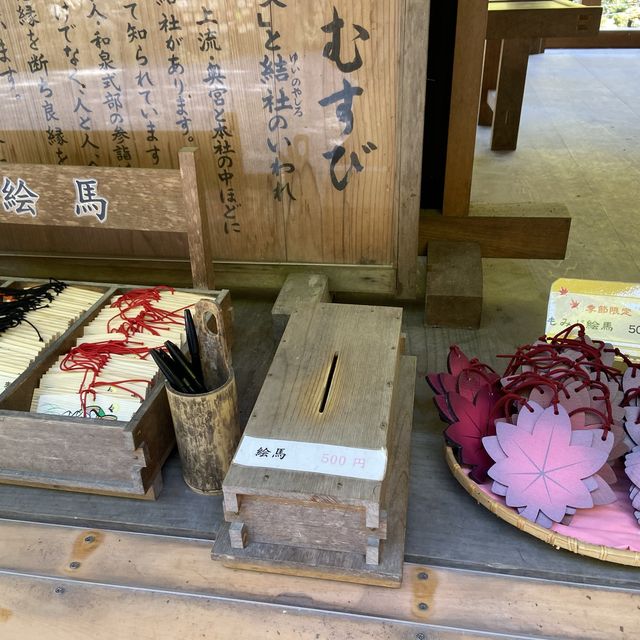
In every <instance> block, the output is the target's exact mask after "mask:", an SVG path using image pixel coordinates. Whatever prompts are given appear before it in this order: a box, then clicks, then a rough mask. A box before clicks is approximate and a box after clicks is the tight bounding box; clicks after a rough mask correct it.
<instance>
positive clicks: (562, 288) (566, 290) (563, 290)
mask: <svg viewBox="0 0 640 640" xmlns="http://www.w3.org/2000/svg"><path fill="white" fill-rule="evenodd" d="M567 293H569V289H567V287H560V295H561V296H566V295H567Z"/></svg>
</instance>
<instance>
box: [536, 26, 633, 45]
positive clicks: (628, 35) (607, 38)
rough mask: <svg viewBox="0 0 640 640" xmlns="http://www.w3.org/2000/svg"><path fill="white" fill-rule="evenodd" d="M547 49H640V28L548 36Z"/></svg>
mask: <svg viewBox="0 0 640 640" xmlns="http://www.w3.org/2000/svg"><path fill="white" fill-rule="evenodd" d="M545 46H546V48H547V49H640V29H634V30H630V31H626V30H625V31H618V30H616V31H613V30H612V31H601V32H600V33H599V34H598V35H596V36H590V37H587V38H580V39H579V40H576V39H575V38H547V39H546V40H545Z"/></svg>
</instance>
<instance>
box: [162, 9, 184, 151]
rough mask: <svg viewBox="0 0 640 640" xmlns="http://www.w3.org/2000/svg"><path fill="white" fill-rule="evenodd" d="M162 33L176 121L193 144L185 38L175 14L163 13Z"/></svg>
mask: <svg viewBox="0 0 640 640" xmlns="http://www.w3.org/2000/svg"><path fill="white" fill-rule="evenodd" d="M156 4H163V3H162V2H160V0H156ZM167 4H175V2H169V1H167ZM158 27H159V29H160V32H161V33H162V34H163V37H164V38H165V42H164V45H165V48H166V50H167V56H168V57H167V63H168V65H167V73H168V74H169V79H170V80H171V81H172V82H173V86H174V88H175V90H176V112H175V114H176V121H175V123H176V124H177V125H178V126H179V127H180V130H181V132H182V135H183V136H184V137H185V138H186V139H187V140H188V141H189V142H193V135H192V134H191V118H190V116H189V110H188V109H187V99H186V87H185V80H184V65H183V64H182V62H181V60H180V52H181V48H182V42H183V40H184V36H183V35H182V25H181V24H180V20H179V19H178V18H177V17H176V15H175V14H174V13H165V12H163V13H162V20H160V21H159V22H158Z"/></svg>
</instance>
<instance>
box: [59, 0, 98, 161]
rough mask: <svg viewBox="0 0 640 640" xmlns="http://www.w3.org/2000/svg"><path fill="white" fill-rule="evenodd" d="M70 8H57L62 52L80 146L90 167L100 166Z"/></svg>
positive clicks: (63, 6) (61, 6) (62, 6)
mask: <svg viewBox="0 0 640 640" xmlns="http://www.w3.org/2000/svg"><path fill="white" fill-rule="evenodd" d="M69 12H70V6H69V5H68V4H67V3H66V2H65V3H63V4H62V5H58V6H56V12H55V19H56V21H57V22H58V25H59V26H58V27H57V30H58V33H59V34H60V35H61V37H62V38H63V44H64V47H63V49H62V52H63V54H64V57H65V58H66V60H67V62H68V64H69V67H70V68H69V73H68V74H67V77H68V78H69V80H70V81H71V92H72V96H73V113H74V114H75V116H76V118H77V122H78V127H79V130H80V135H81V138H82V141H81V143H80V146H81V148H82V149H84V150H85V153H86V154H87V157H88V158H89V160H88V164H89V165H96V164H98V160H99V159H100V145H98V144H97V143H96V141H95V138H92V132H93V122H92V114H93V110H92V109H91V108H90V107H88V106H87V105H86V104H85V102H84V101H83V99H84V100H87V85H86V84H85V82H84V81H83V80H82V79H81V76H80V74H79V69H80V50H79V49H78V47H76V46H75V43H74V35H75V29H76V25H75V24H74V23H73V22H70V19H69V18H70V15H69Z"/></svg>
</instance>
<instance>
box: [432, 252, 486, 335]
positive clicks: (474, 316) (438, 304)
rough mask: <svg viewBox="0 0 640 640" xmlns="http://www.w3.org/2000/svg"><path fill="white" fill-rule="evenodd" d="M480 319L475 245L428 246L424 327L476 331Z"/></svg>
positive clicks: (479, 261)
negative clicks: (425, 325)
mask: <svg viewBox="0 0 640 640" xmlns="http://www.w3.org/2000/svg"><path fill="white" fill-rule="evenodd" d="M481 315H482V254H481V251H480V245H478V244H477V243H475V242H439V241H436V242H430V243H429V247H428V251H427V299H426V317H425V323H426V324H427V325H428V326H430V327H457V328H465V329H477V328H478V327H479V326H480V318H481Z"/></svg>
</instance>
